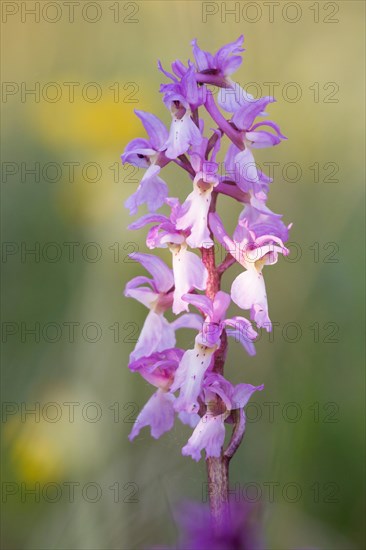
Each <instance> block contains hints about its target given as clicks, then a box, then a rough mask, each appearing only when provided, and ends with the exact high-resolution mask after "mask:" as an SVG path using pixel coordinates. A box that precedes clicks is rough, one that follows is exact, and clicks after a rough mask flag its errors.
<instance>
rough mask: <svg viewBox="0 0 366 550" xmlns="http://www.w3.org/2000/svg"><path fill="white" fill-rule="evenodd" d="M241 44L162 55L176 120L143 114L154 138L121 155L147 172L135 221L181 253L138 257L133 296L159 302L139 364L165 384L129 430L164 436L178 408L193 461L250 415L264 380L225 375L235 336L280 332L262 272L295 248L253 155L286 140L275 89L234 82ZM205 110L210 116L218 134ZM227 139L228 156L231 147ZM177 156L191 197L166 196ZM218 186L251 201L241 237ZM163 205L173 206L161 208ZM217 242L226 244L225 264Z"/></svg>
mask: <svg viewBox="0 0 366 550" xmlns="http://www.w3.org/2000/svg"><path fill="white" fill-rule="evenodd" d="M242 45H243V37H242V36H241V37H239V38H238V40H236V41H235V42H233V43H231V44H228V45H226V46H224V47H222V48H221V49H220V50H218V52H217V53H216V54H214V55H211V54H210V53H208V52H205V51H203V50H201V49H200V48H199V47H198V45H197V42H196V41H193V43H192V46H193V56H194V61H193V62H192V61H188V63H187V65H185V64H183V63H182V62H181V61H179V60H177V61H175V62H174V63H172V66H171V67H172V72H168V71H166V70H165V69H163V67H162V66H161V64H160V63H159V69H160V71H161V72H162V73H163V74H164V75H165V77H167V79H168V80H169V82H168V83H166V84H162V86H161V90H160V91H161V92H162V94H163V100H164V104H165V105H166V107H167V108H168V110H169V111H170V113H171V123H170V128H169V129H168V128H166V126H165V125H164V123H163V122H161V121H160V120H159V119H158V118H157V117H156V116H155V115H153V114H150V113H147V112H143V111H136V114H137V116H138V117H139V118H140V120H141V122H142V124H143V126H144V128H145V130H146V133H147V136H148V137H147V138H137V139H134V140H132V141H131V142H130V143H129V144H128V145H127V147H126V149H125V152H124V153H123V155H122V161H123V162H127V163H130V164H133V165H135V166H138V167H142V168H145V169H146V171H145V173H144V175H143V177H142V180H141V182H140V184H139V186H138V188H137V190H136V192H135V193H134V194H133V195H132V196H131V197H129V199H128V200H127V202H126V207H127V208H128V209H129V210H130V214H131V215H133V214H136V213H137V212H138V209H139V207H140V206H141V205H143V204H145V205H146V207H147V211H148V213H147V214H145V215H143V216H142V217H141V218H139V219H137V220H136V221H134V222H133V223H132V224H131V225H130V226H129V228H130V229H140V228H142V227H145V226H147V225H150V226H151V227H150V228H149V230H148V233H147V238H146V244H147V247H148V248H150V249H154V248H168V249H169V251H170V252H171V257H172V262H171V267H168V266H167V265H166V264H165V263H164V262H163V261H162V260H161V259H160V258H159V257H157V256H154V255H150V254H143V253H134V254H132V255H131V257H132V258H133V259H134V260H136V261H137V262H139V263H140V264H141V265H142V266H143V267H144V268H145V270H146V271H148V272H149V273H150V275H151V278H149V277H146V276H137V277H135V278H134V279H132V281H130V282H129V283H128V284H127V286H126V289H125V295H126V296H127V297H131V298H134V299H136V300H138V301H139V302H141V303H142V304H143V305H144V306H146V307H147V308H148V310H149V313H148V315H147V318H146V321H145V323H144V326H143V328H142V331H141V334H140V337H139V340H138V343H137V345H136V347H135V349H134V351H133V352H132V353H131V356H130V364H129V368H130V369H131V370H132V371H137V372H139V373H140V374H141V376H143V377H144V378H145V379H146V380H147V381H148V382H149V383H150V384H152V385H153V386H155V387H156V388H157V391H156V392H155V393H154V394H153V395H152V397H151V398H150V399H149V401H148V402H147V404H146V405H145V407H144V408H143V409H142V411H141V412H140V414H139V416H138V418H137V420H136V423H135V424H134V426H133V429H132V432H131V434H130V439H133V438H135V437H136V436H137V435H138V433H139V432H140V430H141V428H143V427H144V426H150V429H151V435H152V436H153V437H155V438H158V437H160V436H161V435H162V434H163V433H164V432H166V431H167V430H170V429H171V428H172V427H173V424H174V419H175V416H176V415H177V416H178V417H179V419H180V420H181V421H182V422H183V423H185V424H188V425H190V426H191V427H192V428H194V431H193V433H192V436H191V437H190V439H189V440H188V442H187V444H186V445H185V446H184V447H183V449H182V453H183V454H184V455H190V456H191V457H192V458H193V459H195V460H199V459H200V457H201V451H202V450H205V451H206V457H219V456H220V455H221V452H222V447H223V444H224V439H225V422H226V423H233V422H235V418H238V417H240V418H242V419H243V422H244V423H245V414H244V412H243V407H244V406H245V405H246V403H247V402H248V400H249V398H250V396H251V395H252V394H253V392H255V391H257V390H262V389H263V386H257V387H256V386H252V385H251V384H238V385H236V386H234V385H232V384H231V383H230V382H229V381H228V380H227V379H226V378H225V377H224V373H223V364H224V362H225V354H226V347H227V336H229V337H232V338H234V339H235V340H236V341H237V342H240V343H241V344H242V346H243V348H244V349H245V350H246V352H247V353H248V354H249V355H254V354H255V347H254V343H253V340H255V338H256V336H257V332H256V330H255V326H257V327H263V328H265V329H266V330H268V331H270V330H271V329H272V326H271V321H270V318H269V313H268V303H267V296H266V288H265V283H264V278H263V273H262V269H263V267H264V266H265V265H272V264H274V263H276V262H277V260H278V255H279V254H287V253H288V250H287V249H286V248H285V245H284V242H286V240H287V239H288V230H289V228H290V226H286V225H285V224H284V223H283V222H282V220H281V216H280V215H278V214H275V213H273V212H272V211H271V210H270V209H269V208H268V206H267V196H268V191H269V186H270V183H271V179H270V178H269V177H268V176H267V175H265V174H264V173H263V172H262V171H261V170H260V169H259V168H258V167H257V165H256V163H255V160H254V155H253V150H254V149H256V148H263V147H273V146H275V145H277V144H279V143H280V142H281V141H282V140H284V139H286V138H285V136H284V135H283V134H282V133H281V131H280V129H279V127H278V126H277V124H275V123H274V122H272V121H269V120H267V118H266V116H267V113H266V109H267V108H268V107H269V106H270V104H271V103H273V102H274V98H273V97H263V98H260V99H254V98H253V97H252V96H251V95H250V94H248V93H247V92H246V91H245V90H244V89H243V88H241V87H240V86H239V85H238V84H236V83H235V82H234V81H233V80H232V79H231V75H232V73H233V72H234V71H235V70H236V69H237V68H238V67H239V66H240V64H241V62H242V59H241V55H240V54H241V52H243V51H244V50H243V49H242ZM215 96H216V97H215ZM200 110H201V111H200ZM202 111H203V112H206V116H207V115H209V117H210V119H211V121H210V125H211V126H212V128H209V132H208V133H209V135H208V136H206V135H205V128H204V121H203V119H202V118H200V116H201V112H202ZM223 111H226V113H223ZM258 118H259V119H260V121H257V119H258ZM206 126H207V124H206ZM226 140H228V141H229V146H228V148H227V150H226V154H225V156H224V155H223V154H222V150H221V146H222V144H223V143H224V142H225V141H226ZM220 154H221V155H222V158H223V160H222V161H221V162H219V161H218V156H219V155H220ZM169 163H174V164H176V165H177V166H179V167H180V168H181V170H182V174H183V176H184V177H182V192H183V193H184V191H185V189H186V188H187V183H188V186H189V182H191V192H190V193H189V194H188V196H186V198H185V200H184V201H183V202H182V203H181V202H180V200H179V199H178V198H175V197H169V196H168V195H169V192H168V186H167V185H166V183H165V181H164V180H163V179H162V178H161V171H162V169H163V168H164V167H165V166H166V165H167V164H169ZM184 179H186V180H187V181H186V182H185V181H184ZM220 194H224V195H226V196H229V197H231V198H232V199H233V201H235V202H236V203H237V204H239V205H241V207H242V211H241V213H240V215H239V218H238V223H237V227H236V229H235V231H234V233H233V235H232V236H230V235H229V234H228V233H227V232H226V230H225V228H224V225H223V222H222V220H221V218H220V217H219V215H218V214H217V213H216V202H217V198H218V196H219V195H220ZM163 206H164V208H165V212H166V213H165V214H162V213H157V210H158V209H160V208H161V207H163ZM214 239H216V242H217V243H218V244H219V246H222V247H223V248H224V250H226V257H225V260H224V261H223V262H222V264H220V265H219V266H216V265H215V246H214V245H215V242H214ZM197 251H198V252H199V254H197V253H196V252H197ZM235 262H238V263H239V264H240V265H241V266H243V268H244V270H243V272H242V273H241V274H240V275H239V276H238V277H236V278H235V280H234V281H233V283H232V286H231V292H230V294H228V293H226V292H223V291H222V290H220V278H221V275H222V273H223V272H224V271H225V270H226V269H228V268H229V267H230V265H232V264H233V263H235ZM231 302H233V303H234V304H236V306H238V307H239V308H240V309H241V310H247V311H248V312H249V319H247V318H245V317H243V316H240V315H236V316H232V317H227V313H226V312H227V310H228V308H229V306H230V305H231ZM192 307H193V308H195V309H196V310H197V311H198V313H194V312H192V311H191V310H190V308H192ZM168 310H172V312H173V313H174V314H175V315H176V316H177V317H176V318H175V320H174V321H173V322H169V321H168V320H167V319H166V317H165V313H166V312H167V311H168ZM181 328H189V329H192V330H194V331H196V335H195V338H194V346H193V347H192V349H189V350H186V351H184V350H182V349H179V348H177V347H176V331H177V330H179V329H181Z"/></svg>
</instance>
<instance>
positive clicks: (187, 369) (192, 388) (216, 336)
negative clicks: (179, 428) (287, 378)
mask: <svg viewBox="0 0 366 550" xmlns="http://www.w3.org/2000/svg"><path fill="white" fill-rule="evenodd" d="M183 300H185V301H186V302H188V303H189V304H192V305H194V306H195V307H196V308H197V309H199V310H200V311H201V312H202V313H203V315H204V316H205V321H204V323H203V324H202V328H201V331H200V332H199V334H198V335H197V336H196V339H195V346H194V349H192V350H188V351H186V352H185V354H184V355H183V357H182V360H181V362H180V363H179V367H178V369H177V372H176V375H175V378H174V382H173V384H172V387H171V391H172V392H175V391H176V390H178V389H179V390H180V394H179V397H178V399H177V401H176V402H175V408H176V410H177V411H187V412H189V413H191V412H197V411H198V410H199V403H198V396H199V395H200V393H201V390H202V381H203V378H204V375H205V373H206V371H207V370H208V369H209V367H210V364H211V361H212V357H213V354H214V353H215V351H216V350H217V348H218V347H219V345H220V337H221V334H222V331H223V330H224V328H225V326H230V327H234V328H233V329H231V330H230V329H229V330H228V331H227V334H228V336H231V337H233V338H235V339H236V340H237V341H239V342H240V343H241V344H242V345H243V347H244V348H245V349H246V351H247V352H248V353H249V355H254V354H255V348H254V345H253V342H252V340H254V339H255V338H256V337H257V333H256V332H255V330H254V329H253V327H252V325H251V323H250V321H248V320H247V319H245V318H244V317H234V318H232V319H224V317H225V314H226V311H227V309H228V307H229V305H230V301H231V300H230V296H229V294H227V293H226V292H222V291H219V292H218V293H217V294H216V297H215V299H214V301H212V300H210V299H209V298H207V296H202V295H197V294H187V295H185V296H183Z"/></svg>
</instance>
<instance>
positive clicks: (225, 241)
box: [209, 213, 241, 262]
mask: <svg viewBox="0 0 366 550" xmlns="http://www.w3.org/2000/svg"><path fill="white" fill-rule="evenodd" d="M209 221H210V228H211V231H212V233H213V234H214V236H215V237H216V239H217V240H218V241H219V243H220V244H221V245H222V246H223V247H224V248H225V249H226V250H227V251H228V252H230V254H231V255H232V256H233V257H234V258H235V259H236V261H237V262H240V261H241V251H240V246H238V244H237V243H236V242H234V241H233V240H232V239H231V238H230V237H229V235H228V234H227V233H226V231H225V228H224V225H223V223H222V220H221V218H220V216H219V215H218V214H217V213H211V214H210V216H209Z"/></svg>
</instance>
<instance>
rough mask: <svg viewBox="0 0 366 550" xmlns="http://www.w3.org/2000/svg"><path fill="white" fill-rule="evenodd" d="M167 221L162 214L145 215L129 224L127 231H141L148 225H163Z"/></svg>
mask: <svg viewBox="0 0 366 550" xmlns="http://www.w3.org/2000/svg"><path fill="white" fill-rule="evenodd" d="M168 221H169V220H168V218H167V217H166V216H163V215H162V214H146V215H145V216H141V218H139V219H138V220H136V221H134V222H132V223H130V225H129V226H128V229H141V228H142V227H145V225H148V224H149V223H164V222H168Z"/></svg>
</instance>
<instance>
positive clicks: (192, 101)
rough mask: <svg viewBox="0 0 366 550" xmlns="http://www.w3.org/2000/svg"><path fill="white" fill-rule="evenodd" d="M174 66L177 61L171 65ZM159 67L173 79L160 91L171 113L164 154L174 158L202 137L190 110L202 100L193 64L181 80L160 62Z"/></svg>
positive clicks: (198, 141)
mask: <svg viewBox="0 0 366 550" xmlns="http://www.w3.org/2000/svg"><path fill="white" fill-rule="evenodd" d="M176 66H177V63H175V64H174V65H173V67H176ZM159 69H160V70H161V71H162V72H163V73H164V74H165V75H166V76H168V78H171V79H172V80H173V83H172V84H165V85H163V86H162V87H161V90H160V91H162V92H164V103H165V105H166V106H167V108H168V109H169V110H170V112H171V115H172V123H171V126H170V131H169V136H168V138H167V140H166V142H165V144H164V146H165V148H166V151H165V154H166V156H167V158H169V159H176V158H178V157H179V156H180V155H183V154H184V153H186V152H187V151H188V149H189V147H190V146H191V145H196V144H198V143H200V141H201V139H202V136H201V132H200V129H199V127H198V126H197V125H196V124H195V122H194V121H193V119H192V112H193V110H194V109H196V108H197V107H198V106H199V105H201V104H202V103H203V102H204V101H203V100H202V97H200V96H201V94H200V91H199V88H198V86H197V83H196V79H195V76H194V67H193V65H190V66H189V68H188V69H187V70H186V71H185V73H184V74H183V76H182V79H181V81H179V80H178V79H177V78H176V77H175V76H174V75H172V74H170V73H168V72H166V71H165V70H164V69H163V68H162V66H161V64H160V63H159ZM179 74H182V73H181V72H180V73H179Z"/></svg>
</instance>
